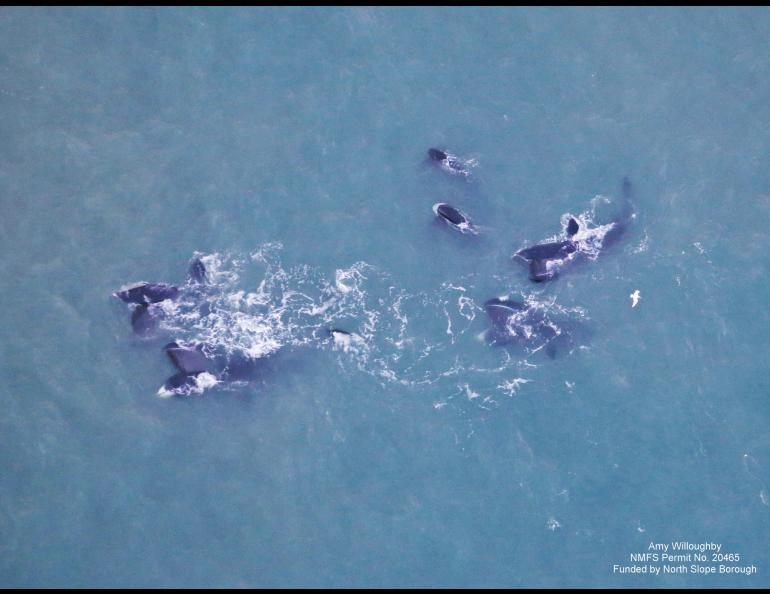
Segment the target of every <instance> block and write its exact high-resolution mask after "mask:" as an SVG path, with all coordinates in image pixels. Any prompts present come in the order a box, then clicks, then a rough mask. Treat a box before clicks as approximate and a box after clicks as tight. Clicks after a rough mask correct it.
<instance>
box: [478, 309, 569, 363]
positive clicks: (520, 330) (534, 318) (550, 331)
mask: <svg viewBox="0 0 770 594" xmlns="http://www.w3.org/2000/svg"><path fill="white" fill-rule="evenodd" d="M484 310H485V311H486V313H487V316H488V318H489V323H490V328H489V329H488V330H487V331H486V332H485V333H484V338H485V340H486V342H487V343H488V344H490V345H493V346H503V347H510V346H517V347H520V348H526V349H528V350H530V351H537V350H540V349H544V351H545V353H546V355H547V356H548V357H549V358H550V359H553V358H555V357H556V356H557V355H558V354H559V353H560V352H562V351H564V350H571V349H572V348H573V347H574V346H575V344H576V343H575V337H574V334H576V333H579V332H580V331H579V328H578V326H577V325H576V324H575V323H574V322H571V321H568V320H561V321H559V322H558V323H557V322H556V321H555V320H553V319H551V318H550V317H549V316H548V315H547V314H545V313H544V312H543V311H542V310H541V309H538V308H536V307H534V306H531V305H529V304H527V303H524V302H522V301H519V300H516V299H511V298H509V297H493V298H492V299H488V300H487V301H486V302H485V303H484Z"/></svg>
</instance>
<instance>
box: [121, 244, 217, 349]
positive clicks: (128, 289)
mask: <svg viewBox="0 0 770 594" xmlns="http://www.w3.org/2000/svg"><path fill="white" fill-rule="evenodd" d="M187 280H188V284H187V285H185V286H184V287H183V288H182V289H180V288H179V287H177V286H175V285H169V284H166V283H147V282H139V283H134V284H133V285H127V286H125V287H121V288H120V289H119V290H118V291H115V292H114V293H113V294H112V295H113V296H114V297H117V298H118V299H120V300H121V301H123V302H125V303H129V304H131V305H134V306H135V307H134V309H133V311H132V312H131V328H132V329H133V331H134V334H136V335H137V336H142V337H148V336H152V335H153V334H154V333H155V332H156V331H157V329H158V327H159V326H160V322H161V320H162V319H163V309H162V308H161V307H160V306H157V305H155V304H158V303H161V302H162V301H166V300H167V299H170V300H172V301H173V300H175V299H177V298H178V297H179V296H180V295H181V294H182V291H183V290H192V286H193V285H199V284H202V283H205V282H206V266H205V265H204V264H203V262H202V261H201V259H200V258H199V257H197V256H196V257H195V258H193V260H192V261H191V262H190V267H189V270H188V275H187Z"/></svg>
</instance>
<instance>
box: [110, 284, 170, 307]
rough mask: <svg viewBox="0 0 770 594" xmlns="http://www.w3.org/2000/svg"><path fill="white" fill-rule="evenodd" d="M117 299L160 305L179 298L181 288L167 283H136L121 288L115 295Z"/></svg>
mask: <svg viewBox="0 0 770 594" xmlns="http://www.w3.org/2000/svg"><path fill="white" fill-rule="evenodd" d="M113 295H114V296H115V297H117V298H118V299H120V300H121V301H125V302H126V303H138V304H139V305H145V304H148V303H160V302H161V301H165V300H166V299H176V298H177V297H178V296H179V288H178V287H175V286H173V285H167V284H166V283H144V282H141V283H136V284H133V285H129V286H127V287H123V288H121V289H120V290H119V291H116V292H115V293H113Z"/></svg>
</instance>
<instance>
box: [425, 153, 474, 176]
mask: <svg viewBox="0 0 770 594" xmlns="http://www.w3.org/2000/svg"><path fill="white" fill-rule="evenodd" d="M428 159H430V160H431V161H433V162H435V163H437V164H438V165H440V166H441V168H442V169H444V170H445V171H447V172H449V173H452V174H454V175H457V174H460V175H465V176H467V175H468V173H469V172H468V169H467V168H466V166H465V164H464V163H463V162H462V161H461V160H460V159H458V158H457V157H455V156H454V155H452V154H450V153H448V152H446V151H443V150H441V149H437V148H430V149H428Z"/></svg>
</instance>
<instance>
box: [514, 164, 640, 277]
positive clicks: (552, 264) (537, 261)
mask: <svg viewBox="0 0 770 594" xmlns="http://www.w3.org/2000/svg"><path fill="white" fill-rule="evenodd" d="M631 193H632V188H631V181H630V180H629V179H628V177H624V178H623V184H622V207H621V212H620V214H619V215H618V216H616V217H615V219H614V220H612V221H611V222H610V223H609V228H608V229H607V230H606V231H605V233H604V236H603V237H602V239H601V248H602V250H603V249H605V248H607V247H608V246H610V245H612V244H613V243H615V242H617V240H618V239H619V238H620V237H621V236H622V235H623V234H624V233H625V231H626V229H627V228H628V225H629V223H630V222H631V221H632V220H633V217H634V208H633V203H632V201H631ZM579 231H580V224H579V223H578V222H577V221H576V220H575V219H574V218H572V217H570V219H569V221H568V222H567V226H566V228H565V230H564V233H565V235H566V236H567V239H564V240H561V241H553V242H548V243H541V244H537V245H533V246H531V247H528V248H525V249H522V250H519V251H518V252H516V254H515V257H518V258H521V259H522V260H525V261H526V262H527V264H528V266H529V278H530V279H531V280H532V281H534V282H543V281H546V280H551V279H553V278H555V277H556V275H557V271H558V269H559V267H560V264H561V263H563V262H564V261H565V260H567V259H568V258H569V257H570V256H571V255H572V254H574V253H575V252H579V251H580V242H579V241H578V240H577V239H574V238H575V236H576V235H577V234H578V232H579ZM590 231H591V230H590V229H589V230H588V235H589V236H590ZM578 239H580V238H578ZM583 239H585V236H584V237H583Z"/></svg>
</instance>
